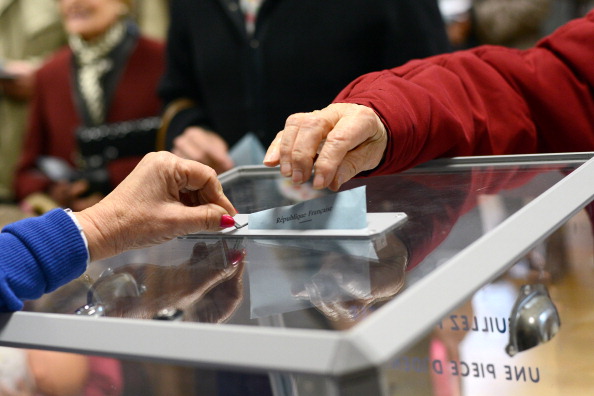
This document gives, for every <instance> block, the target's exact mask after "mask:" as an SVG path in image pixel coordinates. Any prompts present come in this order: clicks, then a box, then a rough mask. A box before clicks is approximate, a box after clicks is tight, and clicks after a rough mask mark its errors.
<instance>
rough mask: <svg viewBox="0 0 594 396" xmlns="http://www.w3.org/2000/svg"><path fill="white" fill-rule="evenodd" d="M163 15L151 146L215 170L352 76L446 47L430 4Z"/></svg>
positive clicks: (225, 6)
mask: <svg viewBox="0 0 594 396" xmlns="http://www.w3.org/2000/svg"><path fill="white" fill-rule="evenodd" d="M170 15H171V24H170V29H169V33H168V38H167V70H166V73H165V75H164V78H163V80H162V82H161V84H160V88H159V92H160V95H161V97H162V98H163V100H164V101H165V103H166V105H167V109H166V111H165V113H164V115H163V128H162V129H161V130H160V131H159V134H158V137H157V141H158V146H157V148H158V149H167V150H172V151H173V152H174V153H175V154H178V155H180V156H182V157H184V158H190V159H194V160H197V161H200V162H203V163H205V164H207V165H209V166H212V167H213V168H214V169H215V170H216V171H217V172H223V171H226V170H228V169H230V168H231V167H233V166H234V165H238V164H239V165H245V164H246V163H240V162H238V160H237V156H235V157H232V156H231V155H230V152H229V147H232V146H234V145H236V144H237V143H238V142H240V141H241V142H242V143H244V142H246V140H242V139H246V138H247V139H248V140H247V142H249V144H246V145H245V146H244V147H245V148H246V151H247V152H249V153H250V154H253V153H254V152H256V151H257V150H258V149H259V147H260V145H268V144H269V143H270V142H271V141H272V139H273V138H274V136H275V134H276V133H277V132H278V131H279V130H280V129H282V127H283V124H284V121H285V119H286V118H287V116H288V115H290V114H291V113H293V112H296V111H310V110H314V109H316V108H319V107H321V106H323V105H324V104H326V103H328V102H329V101H330V100H331V99H332V98H333V97H334V96H335V95H336V94H337V93H338V92H339V91H340V89H341V88H342V87H344V86H345V85H346V84H347V83H348V82H350V81H351V80H352V79H353V78H355V77H357V76H359V75H361V74H363V73H366V72H370V71H375V70H381V69H385V68H389V67H394V66H397V65H399V64H402V63H404V62H405V61H408V60H410V59H413V58H419V57H425V56H429V55H434V54H438V53H442V52H446V51H448V50H449V49H450V46H449V43H448V40H447V36H446V33H445V28H444V24H443V20H442V18H441V15H440V13H439V9H438V7H437V2H436V0H400V1H394V0H328V1H318V0H277V1H272V0H199V1H192V0H177V1H174V2H172V3H171V13H170ZM236 148H237V147H236ZM261 151H262V157H263V154H264V149H263V147H262V148H261ZM250 159H251V158H248V160H250ZM242 160H243V159H242ZM261 160H262V158H258V159H255V160H254V162H252V163H261Z"/></svg>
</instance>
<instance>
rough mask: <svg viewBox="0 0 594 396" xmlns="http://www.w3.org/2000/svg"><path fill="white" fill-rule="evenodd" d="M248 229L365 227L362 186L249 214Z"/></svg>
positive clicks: (339, 228) (363, 189) (364, 201)
mask: <svg viewBox="0 0 594 396" xmlns="http://www.w3.org/2000/svg"><path fill="white" fill-rule="evenodd" d="M248 223H249V227H250V229H251V230H271V229H278V230H312V229H330V230H358V229H363V228H365V227H367V198H366V194H365V186H361V187H357V188H353V189H352V190H347V191H342V192H339V193H336V194H332V195H327V196H324V197H321V198H316V199H311V200H309V201H305V202H300V203H298V204H295V205H290V206H281V207H278V208H272V209H267V210H263V211H260V212H255V213H252V214H250V215H249V217H248Z"/></svg>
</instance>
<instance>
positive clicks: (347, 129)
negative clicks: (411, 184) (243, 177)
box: [264, 103, 388, 191]
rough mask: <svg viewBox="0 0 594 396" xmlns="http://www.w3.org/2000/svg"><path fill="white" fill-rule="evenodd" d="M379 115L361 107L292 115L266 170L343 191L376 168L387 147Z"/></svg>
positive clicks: (269, 155)
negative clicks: (271, 168) (273, 168)
mask: <svg viewBox="0 0 594 396" xmlns="http://www.w3.org/2000/svg"><path fill="white" fill-rule="evenodd" d="M387 141H388V137H387V132H386V129H385V127H384V125H383V124H382V122H381V120H380V118H379V117H378V116H377V115H376V114H375V112H374V111H373V110H372V109H370V108H368V107H366V106H362V105H357V104H348V103H334V104H331V105H330V106H328V107H326V108H325V109H323V110H317V111H314V112H312V113H299V114H293V115H291V116H290V117H289V118H288V119H287V122H286V124H285V129H283V130H282V131H280V132H279V133H278V135H277V136H276V138H275V139H274V141H273V142H272V144H271V145H270V147H269V148H268V151H267V153H266V157H265V158H264V165H267V166H277V165H280V172H281V174H282V175H283V176H285V177H290V178H291V179H292V181H293V183H303V182H305V181H307V180H308V179H309V177H310V175H311V172H312V169H313V171H314V180H313V187H314V188H316V189H322V188H326V187H328V188H330V189H331V190H334V191H336V190H338V189H339V188H340V186H341V185H342V184H343V183H345V182H346V181H348V180H349V179H351V178H352V177H354V176H355V175H357V174H358V173H360V172H362V171H365V170H370V169H373V168H375V167H376V166H377V165H378V164H379V163H380V161H381V159H382V156H383V154H384V151H385V150H386V146H387Z"/></svg>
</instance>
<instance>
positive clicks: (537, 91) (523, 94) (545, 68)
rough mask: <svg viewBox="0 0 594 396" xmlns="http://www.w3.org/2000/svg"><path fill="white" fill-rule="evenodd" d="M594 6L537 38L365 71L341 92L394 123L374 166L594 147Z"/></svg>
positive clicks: (389, 168)
mask: <svg viewBox="0 0 594 396" xmlns="http://www.w3.org/2000/svg"><path fill="white" fill-rule="evenodd" d="M593 57H594V12H590V13H589V14H588V15H587V16H586V17H584V18H581V19H577V20H575V21H572V22H570V23H568V24H566V25H564V26H563V27H561V28H560V29H558V30H557V31H556V32H554V33H553V34H552V35H550V36H548V37H546V38H545V39H543V40H541V41H540V42H539V43H538V44H537V46H536V47H534V48H532V49H530V50H525V51H520V50H515V49H510V48H504V47H496V46H481V47H477V48H475V49H472V50H468V51H459V52H456V53H453V54H446V55H440V56H435V57H431V58H427V59H424V60H415V61H411V62H409V63H407V64H405V65H403V66H401V67H398V68H394V69H391V70H385V71H381V72H375V73H371V74H367V75H364V76H362V77H360V78H359V79H357V80H355V81H354V82H352V83H351V84H350V85H349V86H347V87H346V88H345V89H344V90H343V91H342V92H341V93H340V94H339V96H338V97H337V98H336V99H335V102H346V103H358V104H362V105H366V106H369V107H371V108H373V109H374V110H375V111H376V112H377V114H378V115H379V116H380V118H381V119H382V121H383V122H384V124H385V125H386V127H387V129H388V131H389V138H390V143H389V145H388V150H387V151H386V154H385V156H384V160H383V162H382V163H381V164H380V166H379V167H378V168H377V169H376V170H375V171H374V172H373V174H386V173H393V172H397V171H400V170H403V169H406V168H409V167H412V166H415V165H417V164H419V163H422V162H425V161H428V160H431V159H434V158H438V157H452V156H465V155H488V154H521V153H536V152H569V151H591V150H594V96H593V92H594V67H592V59H593Z"/></svg>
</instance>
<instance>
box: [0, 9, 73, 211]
mask: <svg viewBox="0 0 594 396" xmlns="http://www.w3.org/2000/svg"><path fill="white" fill-rule="evenodd" d="M65 43H66V34H65V33H64V29H63V27H62V23H61V21H60V15H59V13H58V8H57V5H56V2H55V0H0V120H2V122H0V203H2V202H4V203H11V202H12V199H13V194H12V177H13V173H14V168H15V166H16V162H17V160H18V156H19V153H20V150H21V145H22V139H23V135H24V133H25V123H26V118H27V105H28V101H29V99H30V98H31V95H32V93H33V73H34V72H35V70H37V68H38V67H39V65H40V64H41V63H42V61H43V60H44V58H45V57H46V56H47V55H49V54H51V53H53V52H54V51H55V50H56V49H57V48H59V47H61V46H62V45H64V44H65ZM3 209H4V207H3ZM2 213H3V212H2V211H1V210H0V218H1V217H2Z"/></svg>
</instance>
